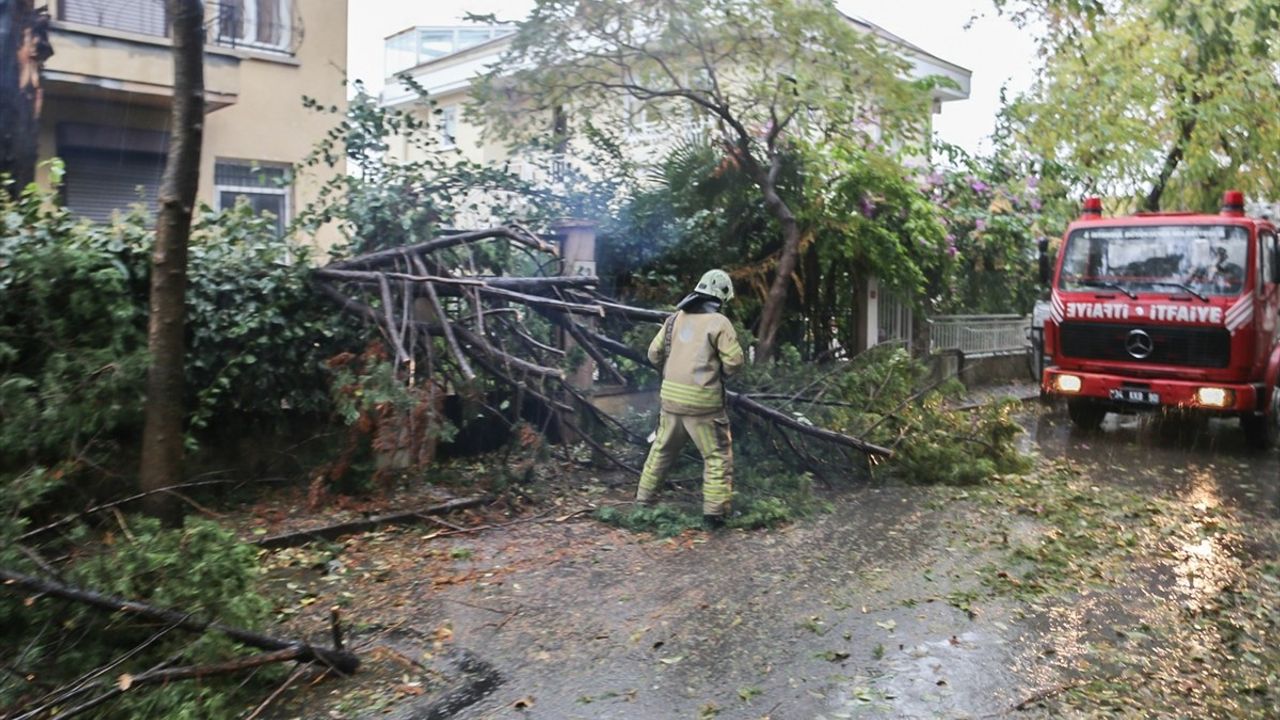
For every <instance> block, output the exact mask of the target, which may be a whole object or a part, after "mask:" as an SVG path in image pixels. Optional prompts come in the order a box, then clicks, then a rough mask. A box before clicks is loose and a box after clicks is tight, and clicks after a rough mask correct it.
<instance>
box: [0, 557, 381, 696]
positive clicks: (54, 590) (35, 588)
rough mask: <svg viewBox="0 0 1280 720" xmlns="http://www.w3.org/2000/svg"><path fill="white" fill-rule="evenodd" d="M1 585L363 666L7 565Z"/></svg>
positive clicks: (0, 572)
mask: <svg viewBox="0 0 1280 720" xmlns="http://www.w3.org/2000/svg"><path fill="white" fill-rule="evenodd" d="M0 588H3V589H5V590H8V591H10V592H20V591H25V592H35V593H43V594H45V595H51V596H53V597H56V598H61V599H63V600H71V601H73V602H78V603H83V604H85V605H88V606H90V607H92V608H95V609H97V610H104V611H107V612H112V613H116V612H122V613H128V614H131V615H136V616H138V617H141V618H146V619H148V620H156V621H159V622H163V623H167V624H170V625H173V626H174V627H177V628H181V629H183V630H188V631H191V632H197V633H203V632H209V631H212V632H217V633H221V634H223V635H226V636H227V637H229V638H231V639H232V640H235V641H236V642H239V643H243V644H245V645H250V646H252V647H256V648H261V649H263V650H273V651H275V650H293V651H296V652H297V656H296V657H295V658H292V659H296V660H301V661H304V662H305V661H313V660H314V661H317V662H322V663H324V664H326V665H328V666H330V667H332V668H334V669H335V670H338V671H340V672H343V673H348V674H350V673H353V672H355V671H356V669H357V668H359V667H360V659H359V658H357V657H356V656H355V655H354V654H352V653H350V652H345V651H340V650H333V649H330V648H325V647H318V646H315V645H310V644H308V643H304V642H302V641H300V640H290V639H287V638H278V637H274V636H271V635H263V634H261V633H256V632H253V631H251V630H245V629H243V628H238V627H233V626H230V625H224V624H223V623H219V622H215V621H212V620H202V619H199V618H193V617H192V616H191V613H188V612H183V611H181V610H175V609H173V608H162V607H156V606H154V605H148V604H146V603H142V602H137V601H135V600H126V599H125V598H120V597H115V596H112V595H103V594H102V593H98V592H94V591H92V590H86V589H84V588H78V587H75V586H72V585H67V584H63V583H60V582H55V581H53V580H42V579H40V578H34V577H31V576H29V575H24V574H22V573H19V572H15V571H13V570H9V569H6V568H0Z"/></svg>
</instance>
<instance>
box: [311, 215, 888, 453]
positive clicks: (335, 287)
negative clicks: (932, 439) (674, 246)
mask: <svg viewBox="0 0 1280 720" xmlns="http://www.w3.org/2000/svg"><path fill="white" fill-rule="evenodd" d="M495 258H499V259H501V260H503V261H504V262H496V261H495ZM482 269H484V270H486V271H487V272H482ZM511 269H517V270H519V269H524V270H527V271H528V274H526V275H514V274H510V272H509V271H510V270H511ZM563 270H564V268H563V263H562V261H561V259H560V258H559V256H558V255H557V253H556V249H555V248H554V247H553V246H551V245H550V244H548V243H546V242H545V241H543V240H542V239H541V238H538V237H537V236H535V235H533V234H532V233H530V232H529V231H528V230H525V229H524V228H521V227H519V226H514V225H512V226H507V227H499V228H491V229H488V230H482V231H475V232H467V233H459V234H453V235H446V236H444V237H440V238H436V239H433V240H428V241H425V242H420V243H416V244H413V245H408V246H404V247H400V248H390V249H384V250H379V251H377V252H371V253H367V254H364V255H359V256H356V257H353V258H350V259H347V260H342V261H338V262H334V263H332V264H330V265H328V266H326V267H323V268H319V269H317V270H316V271H315V272H314V273H313V278H312V279H313V283H314V284H315V286H316V288H317V290H318V291H319V292H320V293H322V294H323V295H324V296H326V297H328V298H330V299H332V300H334V301H335V302H336V303H338V305H339V307H340V308H341V309H342V310H344V311H346V312H347V313H350V314H351V315H353V316H355V317H358V318H360V319H361V320H362V321H364V322H366V323H370V324H372V325H374V326H376V327H377V329H378V330H379V332H380V333H381V335H382V337H383V338H384V340H385V341H386V344H387V346H388V348H389V349H390V352H391V354H392V355H393V356H394V362H395V367H396V371H397V373H398V375H399V376H400V377H401V379H402V380H403V381H404V382H405V383H408V384H414V383H420V382H424V381H426V380H427V378H428V377H430V378H432V380H433V381H438V380H443V381H445V382H447V383H449V384H450V385H451V386H452V387H454V388H467V387H471V386H472V385H473V384H474V382H475V381H476V380H477V377H478V376H479V374H480V373H482V374H483V375H484V376H485V377H486V378H487V379H488V380H490V381H492V382H494V383H496V384H498V385H501V386H505V387H506V388H507V390H508V391H509V392H510V393H512V394H513V395H514V396H516V397H518V398H521V399H525V398H528V399H532V400H534V401H536V402H538V403H540V405H541V407H542V409H543V410H544V411H545V412H546V413H549V415H550V417H551V419H552V421H553V422H554V424H555V426H556V427H557V428H558V429H559V430H560V431H561V433H562V435H567V436H570V437H572V438H573V439H574V440H580V441H582V442H585V443H587V444H588V445H590V446H591V448H592V449H593V450H594V451H595V452H597V453H599V454H600V455H601V456H603V457H604V458H605V459H607V460H608V461H609V462H610V463H612V464H613V465H615V466H617V467H619V468H621V469H623V470H625V471H627V472H630V473H632V474H638V473H639V471H638V470H637V469H636V467H635V466H634V464H633V462H629V461H628V458H625V457H623V456H622V455H621V454H620V453H619V452H617V451H615V450H614V449H612V448H611V447H609V444H608V442H607V440H605V441H602V440H601V439H600V438H597V437H593V432H592V428H589V427H585V425H587V424H590V425H592V426H594V427H596V428H601V429H603V430H604V431H605V432H607V433H611V434H612V435H614V436H619V437H621V438H622V439H623V440H625V441H627V442H630V443H633V444H636V445H644V444H645V443H644V442H643V439H642V438H641V437H639V435H638V433H636V432H635V431H634V430H631V429H628V428H627V427H626V426H625V424H624V423H623V422H621V420H620V419H619V418H616V417H613V416H610V415H608V414H607V413H604V412H602V411H601V410H599V409H598V408H597V407H596V406H595V405H594V404H592V403H591V402H590V399H589V398H588V396H587V393H586V392H585V389H584V388H583V387H580V385H583V384H586V383H589V382H590V380H589V379H587V380H586V382H585V383H584V381H583V379H582V378H579V379H578V383H577V384H575V382H574V381H573V380H572V379H571V376H572V375H573V372H574V371H575V370H576V369H577V368H575V367H573V361H574V359H575V358H574V357H571V356H577V355H578V353H576V352H575V349H579V350H580V351H581V352H580V356H578V357H577V359H578V360H585V359H586V358H589V359H590V360H592V361H593V362H594V363H595V366H596V368H597V370H598V372H599V373H600V375H601V377H607V378H608V379H610V380H612V381H613V382H614V383H616V384H619V385H626V384H628V383H627V373H626V372H624V367H623V366H624V364H625V365H628V366H631V369H632V370H633V371H634V366H639V367H643V368H648V369H649V370H650V371H653V368H651V367H650V366H649V363H648V360H647V358H646V357H645V355H644V353H643V352H641V351H640V350H638V349H636V348H633V347H631V346H630V345H628V344H627V343H626V342H624V341H622V340H619V339H617V337H614V336H611V334H610V331H613V332H615V333H618V332H619V331H621V333H620V334H625V332H626V331H627V330H630V329H632V328H634V327H635V326H636V325H637V324H641V323H651V324H656V323H661V322H663V321H664V320H666V318H667V317H668V316H669V311H663V310H655V309H650V308H642V307H635V306H631V305H627V304H625V303H621V302H617V301H615V300H614V299H612V298H608V297H606V296H604V295H602V294H601V293H599V292H598V291H597V289H596V286H597V280H596V278H594V277H581V276H574V277H566V276H564V275H563ZM651 377H652V376H651ZM728 399H729V408H730V410H731V411H732V412H735V413H738V414H741V415H743V416H746V417H749V418H751V419H752V421H753V423H755V424H757V425H763V426H764V427H766V428H768V429H769V430H770V431H771V432H773V433H776V434H777V435H778V436H779V437H780V438H781V439H782V440H783V444H782V445H780V446H779V447H780V448H784V447H785V448H789V449H783V450H782V452H786V453H792V454H794V448H795V446H796V443H797V442H804V443H807V444H821V445H823V446H824V447H825V448H826V451H825V452H821V453H803V455H804V456H805V457H806V458H808V460H809V461H810V462H813V463H822V462H824V461H822V460H817V458H818V457H824V458H827V460H825V462H826V463H827V464H829V465H831V466H843V467H848V466H849V465H850V464H851V463H850V462H849V460H848V459H847V458H844V457H843V453H845V452H856V453H862V454H864V455H866V456H871V457H880V458H887V457H891V456H892V455H893V450H892V449H890V448H888V447H885V446H882V445H878V444H876V443H872V442H868V441H866V440H864V439H862V438H859V437H855V436H853V435H849V434H846V433H842V432H839V431H837V430H833V429H830V428H825V427H820V426H817V425H814V424H812V423H810V422H806V421H802V420H800V419H797V418H796V417H794V416H793V415H791V414H789V413H787V412H785V411H782V410H779V409H776V408H773V407H770V406H768V405H766V404H764V403H762V402H760V401H759V400H757V399H753V398H751V397H747V396H745V395H741V394H738V393H730V394H729V396H728ZM521 406H522V403H520V402H517V403H513V404H512V407H513V408H514V409H513V411H512V417H511V418H504V419H506V420H507V421H508V422H509V423H512V424H514V423H515V422H517V421H518V420H519V413H520V412H521V410H522V407H521Z"/></svg>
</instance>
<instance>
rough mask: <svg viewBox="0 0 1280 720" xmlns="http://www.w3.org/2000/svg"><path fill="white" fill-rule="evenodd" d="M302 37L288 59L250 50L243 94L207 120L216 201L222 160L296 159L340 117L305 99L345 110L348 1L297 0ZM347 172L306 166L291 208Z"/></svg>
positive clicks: (329, 234)
mask: <svg viewBox="0 0 1280 720" xmlns="http://www.w3.org/2000/svg"><path fill="white" fill-rule="evenodd" d="M296 2H297V4H298V9H299V11H300V14H301V17H302V27H303V31H304V36H303V38H302V42H301V44H300V45H299V47H298V51H297V54H296V55H294V57H293V58H292V59H290V61H289V62H281V61H277V60H276V59H274V58H269V56H266V55H258V54H251V53H246V55H247V57H246V58H245V59H243V60H242V61H241V63H240V95H239V99H238V100H237V101H236V103H235V104H234V105H230V106H228V107H225V108H222V109H221V110H215V111H214V112H211V113H209V114H208V116H207V117H206V118H205V136H204V147H203V152H202V153H201V158H200V164H201V168H200V198H201V199H202V200H204V201H205V202H208V203H210V204H213V202H214V190H213V166H214V163H215V162H217V161H218V160H219V159H227V160H250V161H259V162H279V163H290V164H296V163H298V162H300V161H301V160H302V159H303V158H304V157H306V155H307V154H308V153H309V152H311V149H312V148H313V147H314V146H315V144H316V143H317V142H319V141H320V140H321V139H322V138H323V137H324V134H325V133H327V132H328V131H329V130H330V129H331V128H333V126H334V125H336V124H337V123H338V122H339V121H340V120H341V116H335V115H331V114H329V113H320V112H317V111H315V110H309V109H307V108H304V107H302V97H303V96H304V95H306V96H307V97H312V98H315V99H316V101H317V102H319V103H320V104H321V105H322V106H323V107H326V108H327V107H329V106H332V105H336V106H337V107H339V108H346V106H347V93H346V85H345V80H346V67H347V0H296ZM344 172H346V164H345V162H344V163H340V164H339V165H338V166H337V167H336V168H334V169H332V170H330V169H328V168H325V167H323V166H321V167H318V168H315V169H313V170H310V171H305V172H301V173H300V176H299V177H298V179H297V181H296V183H295V184H294V186H293V193H292V196H291V197H290V203H291V207H292V211H293V212H294V213H295V214H296V213H297V212H298V211H299V210H300V209H302V208H303V207H305V206H306V205H307V204H308V203H310V202H311V201H313V200H314V199H315V197H316V193H318V192H319V189H320V187H321V185H323V184H324V183H325V182H326V181H328V180H329V179H331V178H333V177H334V176H335V175H337V174H340V173H344ZM339 240H341V237H340V234H339V233H338V231H337V228H335V227H332V226H330V227H324V228H321V229H320V231H319V232H318V233H317V234H316V237H315V238H313V239H312V241H313V242H314V244H315V245H316V246H317V247H318V248H319V249H321V250H322V251H323V250H327V249H328V248H329V247H331V246H333V245H334V244H335V243H337V242H338V241H339Z"/></svg>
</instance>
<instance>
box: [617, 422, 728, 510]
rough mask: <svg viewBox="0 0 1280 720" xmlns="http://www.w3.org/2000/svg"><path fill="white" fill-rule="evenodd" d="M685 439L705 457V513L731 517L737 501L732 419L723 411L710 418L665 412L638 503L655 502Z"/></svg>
mask: <svg viewBox="0 0 1280 720" xmlns="http://www.w3.org/2000/svg"><path fill="white" fill-rule="evenodd" d="M685 438H693V444H694V445H696V446H697V447H698V452H700V453H702V513H703V514H704V515H728V514H729V505H730V501H731V500H732V498H733V443H732V438H731V437H730V434H729V416H728V414H726V413H725V412H724V411H723V410H721V411H720V412H718V413H713V414H710V415H677V414H675V413H669V412H667V411H665V410H663V411H662V415H661V416H660V417H659V419H658V433H657V437H656V438H655V439H654V441H653V445H652V446H651V447H650V448H649V458H648V459H647V460H645V463H644V472H642V473H641V474H640V487H639V488H638V489H637V490H636V500H637V501H639V502H642V503H647V502H650V501H652V500H653V497H654V494H655V493H657V491H658V486H659V485H660V484H661V483H662V478H663V476H664V475H666V473H667V470H669V469H670V468H671V463H673V462H675V459H676V457H678V456H679V455H680V448H681V447H682V446H683V445H684V441H685Z"/></svg>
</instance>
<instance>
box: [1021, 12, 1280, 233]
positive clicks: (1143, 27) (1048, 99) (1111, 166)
mask: <svg viewBox="0 0 1280 720" xmlns="http://www.w3.org/2000/svg"><path fill="white" fill-rule="evenodd" d="M996 4H997V7H998V8H1001V9H1003V10H1004V11H1005V12H1008V13H1010V14H1011V15H1012V17H1013V18H1014V19H1015V20H1017V21H1019V22H1021V23H1022V24H1023V25H1024V26H1025V27H1028V28H1035V29H1037V30H1038V31H1039V44H1040V54H1041V56H1042V57H1043V58H1044V65H1043V66H1042V67H1041V68H1039V71H1038V75H1037V79H1036V83H1035V85H1034V86H1033V87H1032V88H1031V90H1030V91H1029V92H1027V93H1026V94H1025V95H1023V96H1021V97H1019V98H1016V99H1015V101H1014V102H1013V103H1011V104H1010V106H1009V107H1008V109H1007V111H1006V119H1007V121H1008V123H1009V126H1010V130H1011V131H1012V132H1013V134H1014V136H1015V137H1016V139H1017V142H1018V143H1019V145H1021V146H1022V147H1025V148H1026V149H1027V150H1028V151H1029V152H1030V153H1032V154H1034V155H1037V156H1040V157H1043V158H1044V159H1046V160H1048V161H1054V162H1060V163H1063V164H1066V165H1069V166H1074V167H1076V168H1078V169H1079V171H1080V173H1081V175H1082V177H1083V179H1084V181H1085V186H1086V188H1087V189H1089V190H1091V191H1093V192H1097V193H1099V194H1102V195H1104V196H1107V197H1109V198H1111V199H1112V201H1113V206H1114V209H1115V210H1116V211H1120V212H1128V211H1131V210H1133V209H1136V208H1139V207H1141V208H1144V209H1149V210H1156V209H1160V208H1162V207H1167V208H1173V209H1177V208H1187V209H1193V210H1205V211H1208V210H1213V209H1214V208H1216V206H1217V201H1218V198H1219V197H1220V196H1221V192H1222V191H1223V190H1224V189H1227V188H1232V187H1235V188H1240V189H1243V190H1244V191H1245V192H1246V193H1248V194H1249V195H1251V196H1253V197H1260V198H1272V197H1275V195H1276V192H1277V190H1278V189H1280V184H1278V182H1277V181H1278V180H1280V175H1277V172H1276V170H1275V168H1276V167H1280V132H1277V130H1276V123H1275V122H1274V115H1275V107H1276V105H1277V103H1278V102H1280V85H1277V83H1276V80H1275V73H1274V68H1275V65H1276V63H1277V61H1278V60H1280V43H1277V41H1276V37H1277V35H1276V31H1277V29H1278V28H1280V13H1277V11H1276V5H1275V3H1274V2H1271V1H1270V0H1202V1H1200V2H1182V1H1181V0H1123V1H1120V2H1106V3H1103V2H1096V1H1089V2H1084V1H1082V0H998V2H997V3H996Z"/></svg>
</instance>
